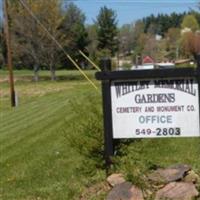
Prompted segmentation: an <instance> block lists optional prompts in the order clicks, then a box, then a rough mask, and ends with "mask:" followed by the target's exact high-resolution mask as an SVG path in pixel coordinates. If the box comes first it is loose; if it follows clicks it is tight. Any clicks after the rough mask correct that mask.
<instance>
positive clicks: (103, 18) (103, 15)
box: [97, 6, 118, 55]
mask: <svg viewBox="0 0 200 200" xmlns="http://www.w3.org/2000/svg"><path fill="white" fill-rule="evenodd" d="M116 17H117V16H116V14H115V12H114V11H113V10H112V9H109V8H107V7H105V6H104V7H102V8H101V9H100V12H99V15H98V16H97V35H98V48H99V50H109V51H110V53H111V54H112V55H114V54H115V52H116V51H117V49H118V39H117V35H118V31H117V20H116Z"/></svg>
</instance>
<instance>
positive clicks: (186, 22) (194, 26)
mask: <svg viewBox="0 0 200 200" xmlns="http://www.w3.org/2000/svg"><path fill="white" fill-rule="evenodd" d="M181 28H182V29H184V28H189V29H191V31H193V32H194V31H197V30H198V29H199V24H198V22H197V19H196V18H195V16H194V15H186V16H185V17H184V18H183V22H182V24H181Z"/></svg>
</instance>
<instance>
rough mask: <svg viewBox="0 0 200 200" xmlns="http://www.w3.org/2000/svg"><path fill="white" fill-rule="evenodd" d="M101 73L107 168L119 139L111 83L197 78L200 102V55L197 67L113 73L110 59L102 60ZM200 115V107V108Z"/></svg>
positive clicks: (97, 75) (98, 75)
mask: <svg viewBox="0 0 200 200" xmlns="http://www.w3.org/2000/svg"><path fill="white" fill-rule="evenodd" d="M101 69H102V71H101V72H97V73H96V74H95V77H96V79H97V80H100V81H101V82H102V98H103V116H104V155H105V161H106V166H107V167H109V166H110V164H112V159H111V158H112V156H113V155H114V152H115V143H116V141H117V140H119V139H114V138H113V124H112V102H111V83H112V81H114V80H130V79H132V80H133V79H137V80H138V79H158V78H195V79H196V80H197V83H198V90H199V101H200V54H199V55H198V56H197V67H196V68H191V67H186V68H169V69H150V70H149V69H148V70H127V71H111V61H110V59H108V58H106V59H102V60H101ZM199 113H200V106H199Z"/></svg>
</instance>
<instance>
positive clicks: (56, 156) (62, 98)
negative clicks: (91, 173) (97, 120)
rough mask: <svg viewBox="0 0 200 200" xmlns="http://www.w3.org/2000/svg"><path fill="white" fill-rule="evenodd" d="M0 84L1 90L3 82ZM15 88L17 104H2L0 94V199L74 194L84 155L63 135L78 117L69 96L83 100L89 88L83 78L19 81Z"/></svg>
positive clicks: (77, 191)
mask: <svg viewBox="0 0 200 200" xmlns="http://www.w3.org/2000/svg"><path fill="white" fill-rule="evenodd" d="M2 90H3V92H4V94H5V93H6V91H7V90H8V86H7V84H4V85H3V87H2ZM16 90H17V91H18V93H19V94H20V106H19V107H18V108H15V109H8V106H5V104H6V103H9V101H8V96H7V94H6V95H5V96H3V98H2V99H1V100H2V102H4V103H2V104H1V118H0V122H1V123H0V155H1V156H0V176H1V180H0V181H1V185H0V186H1V187H2V188H1V189H2V190H0V199H3V200H4V199H5V200H9V199H13V200H14V199H20V200H22V199H36V198H38V199H65V200H66V199H73V198H75V197H76V196H78V195H80V192H81V190H82V189H83V185H84V184H87V182H88V181H89V179H87V180H86V179H85V177H84V175H83V174H82V173H81V172H80V170H79V169H80V168H81V167H82V162H83V160H84V159H85V157H84V156H83V155H80V153H78V151H76V149H73V148H71V147H70V146H69V143H68V141H67V137H66V135H68V134H69V135H70V134H73V132H74V130H72V128H70V127H71V126H70V124H71V123H74V121H76V120H77V122H78V121H79V116H77V115H75V113H74V111H73V110H72V107H71V103H70V102H71V101H73V100H74V99H78V100H79V101H80V102H82V101H83V102H84V98H86V97H85V96H86V94H89V93H93V92H95V90H94V89H93V88H91V86H89V85H88V84H87V83H86V82H84V81H79V82H76V81H73V82H57V83H54V84H53V83H50V82H41V83H38V84H37V85H36V84H34V83H31V82H30V83H27V84H22V83H21V82H19V83H17V84H16ZM29 90H30V91H31V92H30V91H29ZM57 90H60V91H57ZM52 91H53V92H52ZM97 95H98V94H97ZM85 103H86V104H87V102H85ZM91 178H92V177H91Z"/></svg>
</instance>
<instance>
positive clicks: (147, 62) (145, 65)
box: [132, 56, 155, 69]
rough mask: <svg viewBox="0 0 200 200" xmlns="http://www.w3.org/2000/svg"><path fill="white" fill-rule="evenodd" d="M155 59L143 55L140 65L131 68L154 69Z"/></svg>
mask: <svg viewBox="0 0 200 200" xmlns="http://www.w3.org/2000/svg"><path fill="white" fill-rule="evenodd" d="M154 63H155V61H154V60H153V58H151V57H150V56H145V57H143V59H142V65H137V66H133V67H132V69H154Z"/></svg>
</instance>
